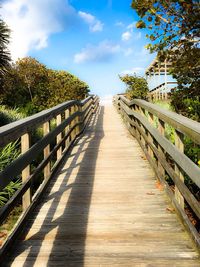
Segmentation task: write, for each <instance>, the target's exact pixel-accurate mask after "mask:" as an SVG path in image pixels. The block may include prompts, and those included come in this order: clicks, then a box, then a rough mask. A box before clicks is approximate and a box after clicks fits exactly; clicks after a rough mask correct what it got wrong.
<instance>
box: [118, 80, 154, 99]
mask: <svg viewBox="0 0 200 267" xmlns="http://www.w3.org/2000/svg"><path fill="white" fill-rule="evenodd" d="M119 78H120V79H121V81H122V82H124V83H125V84H126V86H127V89H126V95H127V97H128V98H129V99H134V98H140V99H146V98H147V94H148V91H149V89H148V85H147V81H146V80H145V79H144V78H142V77H137V76H136V75H125V76H119Z"/></svg>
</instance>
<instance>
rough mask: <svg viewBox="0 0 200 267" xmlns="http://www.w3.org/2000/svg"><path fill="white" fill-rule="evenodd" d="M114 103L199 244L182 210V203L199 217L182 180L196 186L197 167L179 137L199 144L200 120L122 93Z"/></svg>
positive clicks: (199, 176)
mask: <svg viewBox="0 0 200 267" xmlns="http://www.w3.org/2000/svg"><path fill="white" fill-rule="evenodd" d="M114 103H115V105H116V107H117V109H118V110H119V112H120V113H121V114H122V116H123V118H124V122H125V124H126V125H127V128H128V130H129V131H130V133H131V134H132V135H133V136H134V137H136V139H137V140H138V142H139V144H140V145H141V147H142V149H143V150H144V152H145V155H146V157H147V159H148V160H149V162H150V164H151V166H152V168H153V169H154V171H155V174H156V176H157V177H158V178H159V180H160V181H161V183H162V185H163V187H164V188H165V190H166V192H167V193H168V196H169V197H170V199H171V201H172V203H173V205H174V207H175V208H176V210H177V212H178V214H179V215H180V218H182V221H183V223H184V225H185V226H186V227H187V229H188V230H189V232H190V233H191V235H192V238H193V240H194V241H195V242H196V244H197V246H200V237H199V234H198V232H197V230H196V228H195V227H194V226H193V224H192V223H191V221H190V219H189V218H188V216H187V213H186V212H185V210H184V205H185V203H187V205H189V206H190V208H191V209H192V210H193V212H194V214H195V215H196V217H197V218H199V219H200V203H199V201H198V199H197V198H196V196H195V194H194V193H193V192H191V191H190V188H189V187H188V186H187V185H186V184H185V183H184V176H186V177H188V178H190V181H192V182H193V183H195V184H196V186H197V187H198V188H200V168H199V167H198V166H197V165H196V164H195V163H194V162H193V161H192V160H191V159H190V158H188V157H187V156H186V155H185V154H184V139H183V137H184V135H186V136H189V137H190V138H191V139H192V140H193V141H194V143H197V144H199V143H200V123H198V122H195V121H192V120H190V119H188V118H185V117H184V116H181V115H179V114H176V113H175V112H172V111H167V110H164V109H162V108H161V107H159V106H157V105H155V104H152V103H149V102H146V101H144V100H140V99H134V100H129V99H127V98H126V97H125V96H123V95H117V96H115V98H114ZM155 118H156V119H155ZM166 124H168V125H170V126H172V127H173V128H174V139H175V142H174V143H173V142H172V141H171V140H168V138H167V137H166V136H165V130H166V128H165V125H166ZM166 174H168V177H170V178H171V179H172V181H173V182H174V188H175V189H172V188H171V187H170V186H169V184H168V183H167V181H166Z"/></svg>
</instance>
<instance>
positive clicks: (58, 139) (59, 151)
mask: <svg viewBox="0 0 200 267" xmlns="http://www.w3.org/2000/svg"><path fill="white" fill-rule="evenodd" d="M61 122H62V115H61V114H59V115H57V116H56V125H57V126H58V125H59V124H61ZM61 140H62V133H59V134H58V135H57V138H56V143H57V144H58V143H59V142H60V141H61ZM61 157H62V146H61V147H60V148H59V149H58V151H57V160H59V159H60V158H61Z"/></svg>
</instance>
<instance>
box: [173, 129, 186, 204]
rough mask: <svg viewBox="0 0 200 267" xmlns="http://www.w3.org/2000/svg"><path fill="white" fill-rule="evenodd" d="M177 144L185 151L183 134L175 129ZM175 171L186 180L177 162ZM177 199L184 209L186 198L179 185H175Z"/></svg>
mask: <svg viewBox="0 0 200 267" xmlns="http://www.w3.org/2000/svg"><path fill="white" fill-rule="evenodd" d="M174 135H175V146H176V147H177V148H178V149H179V150H180V151H181V152H183V153H184V143H183V137H184V136H183V134H181V133H180V132H178V131H177V130H175V133H174ZM175 172H176V174H177V175H178V176H179V178H180V180H181V181H183V182H184V175H183V173H182V172H181V170H180V168H179V167H178V165H177V164H175ZM175 199H176V200H177V202H178V203H179V205H180V206H181V208H182V209H184V198H183V196H182V194H181V193H180V191H179V190H178V188H177V186H175Z"/></svg>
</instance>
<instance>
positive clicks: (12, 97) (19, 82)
mask: <svg viewBox="0 0 200 267" xmlns="http://www.w3.org/2000/svg"><path fill="white" fill-rule="evenodd" d="M88 92H89V89H88V85H87V84H86V83H85V82H83V81H81V80H80V79H79V78H78V77H76V76H74V75H72V74H71V73H69V72H67V71H55V70H52V69H48V68H47V67H46V66H45V65H44V64H41V63H40V62H39V61H37V60H36V59H34V58H31V57H26V58H23V59H20V60H18V61H17V62H16V63H15V64H13V65H12V66H11V68H10V69H9V71H8V72H7V73H5V74H4V76H3V79H1V80H0V102H1V103H2V104H4V105H6V106H9V107H12V108H13V107H16V106H17V108H19V109H20V110H21V111H23V112H25V113H26V115H32V114H34V113H37V112H39V111H41V110H44V109H47V108H50V107H53V106H56V105H58V104H60V103H62V102H64V101H67V100H71V99H79V100H81V99H83V98H85V96H87V95H88Z"/></svg>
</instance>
